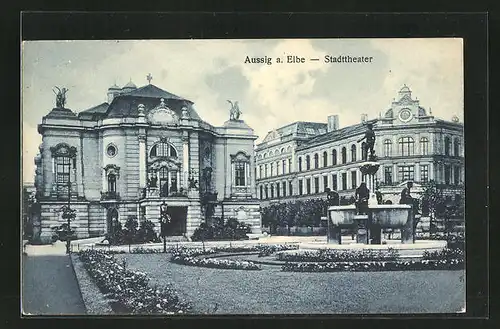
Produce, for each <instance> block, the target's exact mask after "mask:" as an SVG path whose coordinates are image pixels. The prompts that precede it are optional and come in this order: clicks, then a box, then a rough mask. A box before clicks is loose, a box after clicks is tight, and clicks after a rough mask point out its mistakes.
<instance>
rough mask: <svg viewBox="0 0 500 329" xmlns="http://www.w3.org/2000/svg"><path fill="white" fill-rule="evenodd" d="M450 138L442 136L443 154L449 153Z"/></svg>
mask: <svg viewBox="0 0 500 329" xmlns="http://www.w3.org/2000/svg"><path fill="white" fill-rule="evenodd" d="M450 148H451V139H450V137H448V136H446V137H445V138H444V155H450Z"/></svg>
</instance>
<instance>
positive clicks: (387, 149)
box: [384, 139, 392, 157]
mask: <svg viewBox="0 0 500 329" xmlns="http://www.w3.org/2000/svg"><path fill="white" fill-rule="evenodd" d="M391 155H392V141H391V140H390V139H386V140H384V156H385V157H390V156H391Z"/></svg>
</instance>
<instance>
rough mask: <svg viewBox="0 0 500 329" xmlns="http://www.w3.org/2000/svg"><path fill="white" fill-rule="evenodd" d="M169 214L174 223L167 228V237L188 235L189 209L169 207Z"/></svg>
mask: <svg viewBox="0 0 500 329" xmlns="http://www.w3.org/2000/svg"><path fill="white" fill-rule="evenodd" d="M167 213H168V214H169V215H170V218H171V219H172V221H171V222H170V224H169V225H168V226H167V228H166V229H167V232H166V233H167V236H176V235H184V234H185V233H186V222H187V207H174V206H168V207H167Z"/></svg>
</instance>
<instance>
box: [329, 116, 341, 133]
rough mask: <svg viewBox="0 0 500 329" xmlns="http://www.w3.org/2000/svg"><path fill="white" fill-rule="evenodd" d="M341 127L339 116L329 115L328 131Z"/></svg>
mask: <svg viewBox="0 0 500 329" xmlns="http://www.w3.org/2000/svg"><path fill="white" fill-rule="evenodd" d="M337 129H339V116H338V115H337V114H334V115H329V116H328V126H327V130H328V132H330V131H334V130H337Z"/></svg>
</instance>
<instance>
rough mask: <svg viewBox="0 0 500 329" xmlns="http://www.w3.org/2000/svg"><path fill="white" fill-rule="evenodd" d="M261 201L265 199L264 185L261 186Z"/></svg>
mask: <svg viewBox="0 0 500 329" xmlns="http://www.w3.org/2000/svg"><path fill="white" fill-rule="evenodd" d="M260 199H261V200H262V199H264V187H263V186H262V185H261V186H260Z"/></svg>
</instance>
